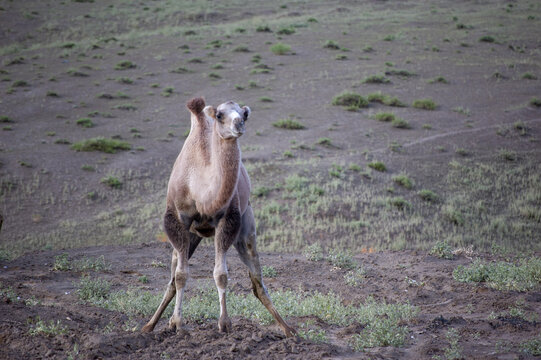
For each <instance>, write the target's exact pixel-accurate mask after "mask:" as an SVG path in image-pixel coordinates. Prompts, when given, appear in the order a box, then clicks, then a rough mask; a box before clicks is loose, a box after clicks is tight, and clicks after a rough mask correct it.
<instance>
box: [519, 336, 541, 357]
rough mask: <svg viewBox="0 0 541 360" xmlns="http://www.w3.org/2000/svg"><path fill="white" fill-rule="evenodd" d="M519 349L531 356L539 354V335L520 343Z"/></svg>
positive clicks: (540, 350)
mask: <svg viewBox="0 0 541 360" xmlns="http://www.w3.org/2000/svg"><path fill="white" fill-rule="evenodd" d="M520 350H521V351H522V352H525V353H527V354H530V355H533V356H541V335H540V336H538V337H537V338H533V339H530V340H526V341H524V342H523V343H521V344H520Z"/></svg>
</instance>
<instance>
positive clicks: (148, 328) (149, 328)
mask: <svg viewBox="0 0 541 360" xmlns="http://www.w3.org/2000/svg"><path fill="white" fill-rule="evenodd" d="M152 330H154V325H153V324H146V325H145V326H143V328H142V329H141V332H144V333H149V332H152Z"/></svg>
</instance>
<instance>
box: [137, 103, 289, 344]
mask: <svg viewBox="0 0 541 360" xmlns="http://www.w3.org/2000/svg"><path fill="white" fill-rule="evenodd" d="M186 106H187V108H188V110H190V112H191V129H190V134H189V135H188V137H187V138H186V141H185V142H184V146H183V147H182V150H181V152H180V154H179V155H178V157H177V159H176V161H175V164H174V166H173V170H172V172H171V177H170V179H169V185H168V189H167V199H166V211H165V215H164V228H165V232H166V234H167V237H168V240H169V242H170V243H171V245H172V246H173V254H172V260H171V280H170V281H169V283H168V285H167V288H166V290H165V293H164V295H163V299H162V301H161V303H160V305H159V306H158V309H157V310H156V312H155V313H154V315H153V316H152V318H151V319H150V320H149V322H148V323H147V324H146V325H145V326H144V327H143V329H142V331H143V332H151V331H152V330H153V329H154V327H155V326H156V323H157V322H158V320H159V319H160V317H161V315H162V313H163V311H164V310H165V308H166V307H167V305H168V304H169V302H170V301H171V300H172V299H173V297H174V296H175V295H176V298H175V308H174V311H173V315H172V316H171V318H170V320H169V327H170V328H176V330H177V331H182V330H181V323H182V298H183V295H184V288H185V286H186V281H187V280H188V260H189V259H190V258H191V256H192V255H193V253H194V251H195V249H196V248H197V246H198V245H199V242H200V241H201V239H202V238H203V237H212V236H214V247H215V264H214V272H213V275H214V281H215V283H216V287H217V289H218V295H219V302H220V318H219V320H218V328H219V330H220V331H221V332H230V331H231V330H232V328H231V320H230V319H229V316H228V314H227V307H226V289H227V282H228V276H227V275H228V272H227V263H226V252H227V250H228V249H229V247H230V246H231V245H233V246H234V247H235V248H236V249H237V252H238V254H239V256H240V259H241V260H242V262H243V263H244V264H245V265H246V266H247V267H248V274H249V276H250V280H251V282H252V290H253V293H254V295H255V296H256V297H257V298H258V299H259V301H261V303H262V304H263V305H264V306H265V307H266V308H267V310H268V311H269V312H270V313H271V314H272V316H273V317H274V319H275V320H276V321H277V322H278V324H279V326H280V327H281V328H282V330H283V332H284V333H285V335H286V336H287V337H290V336H294V335H296V332H295V330H294V329H293V328H292V327H290V326H289V325H288V324H287V323H286V322H285V321H284V319H282V317H281V316H280V314H279V313H278V311H277V310H276V308H275V307H274V305H273V303H272V301H271V299H270V297H269V294H268V292H267V288H266V287H265V285H264V283H263V278H262V276H261V265H260V263H259V254H258V252H257V248H256V229H255V220H254V213H253V211H252V207H251V205H250V202H249V196H250V178H249V177H248V173H247V172H246V169H245V167H244V165H243V164H242V161H241V153H240V147H239V143H238V138H239V137H240V136H241V135H242V134H244V132H245V122H246V121H247V120H248V116H249V115H250V112H251V110H250V108H249V107H248V106H243V107H242V108H241V107H240V106H239V105H238V104H237V103H235V102H232V101H229V102H226V103H223V104H221V105H219V106H218V107H217V108H214V107H212V106H205V101H204V100H203V98H194V99H191V100H190V101H189V102H188V103H187V105H186Z"/></svg>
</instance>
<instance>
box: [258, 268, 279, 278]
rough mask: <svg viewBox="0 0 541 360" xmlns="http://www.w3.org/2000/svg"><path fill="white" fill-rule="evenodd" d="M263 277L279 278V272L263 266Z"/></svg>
mask: <svg viewBox="0 0 541 360" xmlns="http://www.w3.org/2000/svg"><path fill="white" fill-rule="evenodd" d="M261 275H263V277H264V278H275V277H276V276H278V271H276V269H275V268H273V267H272V266H267V265H263V267H261Z"/></svg>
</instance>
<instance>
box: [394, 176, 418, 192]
mask: <svg viewBox="0 0 541 360" xmlns="http://www.w3.org/2000/svg"><path fill="white" fill-rule="evenodd" d="M392 180H393V182H394V183H395V184H397V185H400V186H402V187H404V188H406V189H412V188H413V180H411V179H410V178H409V176H407V175H405V174H400V175H396V176H393V177H392Z"/></svg>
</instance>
